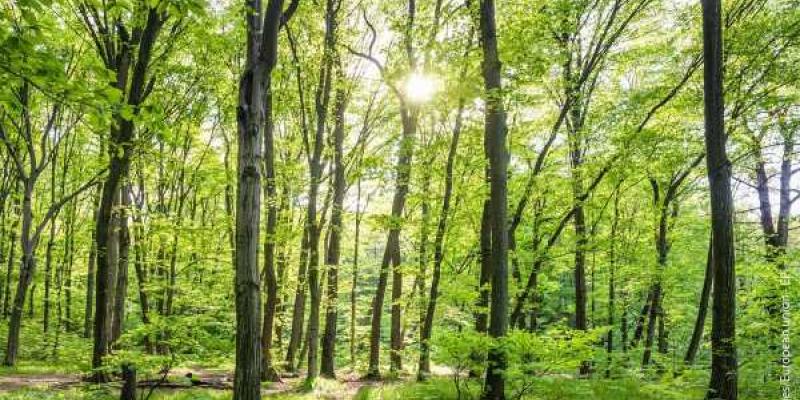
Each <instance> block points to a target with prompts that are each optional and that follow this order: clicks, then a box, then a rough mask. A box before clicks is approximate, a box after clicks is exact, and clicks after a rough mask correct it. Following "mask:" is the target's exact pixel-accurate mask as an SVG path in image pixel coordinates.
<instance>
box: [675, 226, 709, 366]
mask: <svg viewBox="0 0 800 400" xmlns="http://www.w3.org/2000/svg"><path fill="white" fill-rule="evenodd" d="M713 240H714V239H713V238H709V241H708V256H707V257H706V271H705V278H703V290H702V292H701V293H700V301H699V305H698V306H697V318H696V319H695V321H694V329H693V330H692V338H691V339H690V340H689V347H688V348H687V349H686V356H685V357H684V359H683V362H684V363H685V364H686V365H692V364H693V363H694V359H695V357H696V356H697V350H698V349H699V348H700V341H701V340H702V339H703V330H704V328H705V324H706V316H707V315H708V300H709V298H710V297H711V286H712V282H713V278H714V271H713V269H712V268H713V265H714V262H713V260H712V259H711V258H712V257H713V250H712V249H711V246H713Z"/></svg>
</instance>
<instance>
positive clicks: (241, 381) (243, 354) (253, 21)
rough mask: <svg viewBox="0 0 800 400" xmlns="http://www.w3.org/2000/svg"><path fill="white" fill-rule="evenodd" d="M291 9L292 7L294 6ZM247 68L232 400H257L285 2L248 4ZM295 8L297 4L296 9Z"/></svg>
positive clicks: (242, 90) (241, 108) (242, 85)
mask: <svg viewBox="0 0 800 400" xmlns="http://www.w3.org/2000/svg"><path fill="white" fill-rule="evenodd" d="M293 4H295V3H293ZM247 6H249V7H250V8H251V9H252V10H255V11H253V12H251V13H248V14H247V16H246V20H247V58H246V67H245V70H244V72H243V74H242V77H241V80H240V81H239V105H238V109H237V128H238V143H239V151H238V169H237V174H238V178H237V188H236V251H235V253H236V277H235V288H236V371H235V377H234V384H233V399H234V400H258V399H260V398H261V384H260V381H261V357H262V354H261V329H260V328H261V326H260V324H261V307H260V301H261V299H260V292H261V289H260V285H261V282H260V276H259V268H258V246H259V236H260V235H259V233H260V232H259V228H260V218H261V195H262V193H261V168H262V166H263V165H262V159H261V158H262V152H263V147H262V140H263V139H264V138H263V132H262V128H263V127H264V122H265V120H267V121H268V120H270V119H271V117H270V118H266V116H265V114H266V113H267V112H269V111H271V108H269V107H268V106H267V103H266V101H265V100H266V98H267V96H266V91H267V90H269V88H270V84H269V82H270V81H271V74H272V70H273V69H274V68H275V64H276V63H277V60H278V33H279V31H280V28H281V25H282V23H285V21H286V20H287V19H288V18H289V17H290V16H291V14H289V13H287V14H284V13H283V0H268V2H267V7H266V11H265V13H264V14H263V20H262V11H261V1H260V0H248V2H247ZM295 6H296V4H295Z"/></svg>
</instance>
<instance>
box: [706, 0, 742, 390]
mask: <svg viewBox="0 0 800 400" xmlns="http://www.w3.org/2000/svg"><path fill="white" fill-rule="evenodd" d="M720 3H721V1H720V0H703V1H702V9H703V59H704V66H703V70H704V76H703V93H704V103H705V107H704V114H705V143H706V153H707V157H706V164H707V168H708V181H709V189H710V192H711V230H712V232H713V242H714V244H713V246H712V248H713V257H712V259H713V271H714V278H713V282H714V285H713V290H714V294H713V298H714V303H713V307H712V327H711V354H712V355H711V380H710V382H709V390H708V394H707V397H708V398H710V399H723V400H736V398H737V396H738V385H737V361H736V342H735V340H736V269H735V258H734V238H733V196H732V195H731V182H730V181H731V164H730V161H729V160H728V156H727V150H726V148H725V144H726V142H727V135H726V133H725V122H724V116H725V106H724V99H723V97H724V95H723V93H724V92H723V88H722V81H723V75H722V74H723V59H722V15H721V14H722V5H721V4H720Z"/></svg>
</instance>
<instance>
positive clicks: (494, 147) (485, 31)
mask: <svg viewBox="0 0 800 400" xmlns="http://www.w3.org/2000/svg"><path fill="white" fill-rule="evenodd" d="M480 31H481V45H482V49H483V65H482V73H483V81H484V90H485V91H486V93H485V94H484V96H485V101H486V108H485V115H484V117H485V120H484V147H486V150H487V153H488V154H489V182H490V195H489V197H490V199H491V202H490V205H489V208H490V212H491V215H492V224H491V226H492V230H491V232H492V257H491V261H492V279H491V282H492V293H491V309H490V316H489V335H491V336H492V338H494V339H495V340H497V341H501V340H502V339H503V337H504V336H505V335H506V330H507V329H508V236H507V235H508V230H507V226H506V225H507V221H506V214H507V210H506V207H507V189H506V179H507V168H508V150H507V149H506V135H507V128H506V113H505V109H504V107H503V91H502V84H501V75H500V68H501V65H500V60H499V57H498V52H497V28H496V25H495V7H494V0H482V1H481V2H480ZM487 361H488V365H487V370H486V385H485V388H484V392H483V396H482V397H483V399H485V400H502V399H505V375H504V373H505V369H506V367H507V357H506V354H505V350H504V349H503V346H502V344H501V343H500V342H495V343H494V344H493V345H492V346H491V347H490V348H489V353H488V357H487Z"/></svg>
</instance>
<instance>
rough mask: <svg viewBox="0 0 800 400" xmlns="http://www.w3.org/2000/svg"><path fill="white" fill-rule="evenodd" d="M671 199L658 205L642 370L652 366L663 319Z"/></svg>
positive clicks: (656, 188)
mask: <svg viewBox="0 0 800 400" xmlns="http://www.w3.org/2000/svg"><path fill="white" fill-rule="evenodd" d="M653 189H654V190H655V191H658V190H659V189H658V185H656V184H654V186H653ZM655 198H656V199H658V194H657V193H656V194H655ZM669 200H670V199H669V198H665V199H664V200H663V203H662V204H657V205H658V206H659V219H658V231H657V233H656V250H657V252H658V271H657V272H656V278H655V279H656V281H655V283H654V284H653V287H652V293H653V296H652V298H651V303H650V306H649V308H648V321H647V335H646V336H645V345H644V353H643V354H642V368H645V367H647V365H649V364H650V358H651V355H652V348H653V340H654V337H655V330H656V322H657V319H658V318H663V311H662V305H661V296H662V294H661V290H662V286H661V279H662V275H663V274H664V270H665V269H666V266H667V256H668V255H669V240H668V238H667V233H668V232H667V231H668V229H669V223H668V218H669V212H668V209H667V207H668V206H669Z"/></svg>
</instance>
